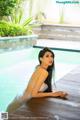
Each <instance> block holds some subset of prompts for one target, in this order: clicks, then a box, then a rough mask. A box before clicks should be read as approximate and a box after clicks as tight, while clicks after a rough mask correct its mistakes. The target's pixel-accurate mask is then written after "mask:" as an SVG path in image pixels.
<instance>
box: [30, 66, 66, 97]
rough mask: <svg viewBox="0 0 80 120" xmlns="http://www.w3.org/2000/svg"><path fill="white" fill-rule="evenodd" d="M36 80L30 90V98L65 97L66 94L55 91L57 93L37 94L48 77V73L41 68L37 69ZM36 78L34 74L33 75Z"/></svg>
mask: <svg viewBox="0 0 80 120" xmlns="http://www.w3.org/2000/svg"><path fill="white" fill-rule="evenodd" d="M37 75H38V80H37V81H36V84H35V86H34V88H33V90H32V93H31V94H32V97H35V98H38V97H58V96H60V97H64V96H65V95H66V93H64V92H62V91H57V92H48V93H44V92H39V90H40V88H41V86H42V84H43V83H44V81H45V79H46V78H47V77H48V72H47V71H46V70H45V69H43V68H39V70H38V73H37ZM35 77H36V74H35Z"/></svg>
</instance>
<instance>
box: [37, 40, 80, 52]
mask: <svg viewBox="0 0 80 120" xmlns="http://www.w3.org/2000/svg"><path fill="white" fill-rule="evenodd" d="M35 46H36V47H50V48H53V49H59V50H67V51H76V52H80V41H76V40H75V41H68V40H52V39H37V43H36V45H35Z"/></svg>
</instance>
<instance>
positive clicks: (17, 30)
mask: <svg viewBox="0 0 80 120" xmlns="http://www.w3.org/2000/svg"><path fill="white" fill-rule="evenodd" d="M30 22H31V18H28V19H27V20H26V21H25V24H23V25H20V24H15V23H11V22H6V21H0V36H19V35H30V34H32V27H31V26H30V25H29V23H30Z"/></svg>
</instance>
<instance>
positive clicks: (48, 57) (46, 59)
mask: <svg viewBox="0 0 80 120" xmlns="http://www.w3.org/2000/svg"><path fill="white" fill-rule="evenodd" d="M53 60H54V58H53V55H52V53H51V52H46V53H45V54H44V56H43V57H41V64H45V65H47V66H51V65H52V64H53Z"/></svg>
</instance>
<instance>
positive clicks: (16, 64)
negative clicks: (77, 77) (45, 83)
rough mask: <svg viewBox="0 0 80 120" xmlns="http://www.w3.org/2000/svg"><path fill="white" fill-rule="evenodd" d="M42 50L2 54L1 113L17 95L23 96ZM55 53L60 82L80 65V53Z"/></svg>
mask: <svg viewBox="0 0 80 120" xmlns="http://www.w3.org/2000/svg"><path fill="white" fill-rule="evenodd" d="M39 51H40V48H32V47H31V48H27V49H23V50H18V51H11V52H4V53H2V54H0V111H5V110H6V107H7V105H8V104H9V103H10V102H11V101H12V100H13V99H14V97H15V96H16V95H21V94H22V93H23V91H24V89H25V88H26V86H27V83H28V81H29V79H30V76H31V74H32V72H33V71H34V69H35V66H36V65H37V64H38V59H37V55H38V53H39ZM53 51H54V53H55V68H56V70H55V72H56V75H55V79H56V80H59V79H60V78H61V77H63V76H64V75H65V74H67V73H68V72H69V71H71V70H72V69H73V68H75V67H76V66H77V65H79V64H80V53H79V52H69V51H59V50H53Z"/></svg>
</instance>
